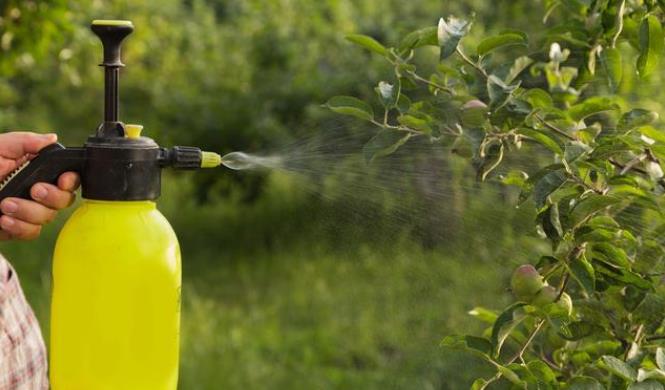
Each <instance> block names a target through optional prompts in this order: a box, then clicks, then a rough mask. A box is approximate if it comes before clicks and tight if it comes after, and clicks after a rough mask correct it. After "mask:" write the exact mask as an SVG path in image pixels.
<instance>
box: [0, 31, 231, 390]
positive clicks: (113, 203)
mask: <svg viewBox="0 0 665 390" xmlns="http://www.w3.org/2000/svg"><path fill="white" fill-rule="evenodd" d="M91 29H92V31H93V32H94V33H95V34H96V35H97V36H98V37H99V38H100V39H101V41H102V44H103V47H104V60H103V62H102V63H101V66H103V67H104V72H105V83H104V87H105V96H104V121H103V122H102V123H101V124H100V125H99V127H98V128H97V130H96V133H95V134H93V135H91V136H90V137H89V138H88V140H87V142H86V143H85V145H84V146H82V147H63V146H62V145H60V144H53V145H50V146H48V147H46V148H44V149H42V150H41V151H40V153H39V154H38V155H37V156H36V157H35V158H34V159H32V160H30V161H29V162H27V163H25V164H23V165H22V166H20V167H19V168H18V169H16V170H15V171H14V172H13V173H11V174H10V175H9V176H8V177H7V179H5V181H4V182H3V183H1V184H0V199H4V198H5V197H8V196H13V197H21V198H26V199H30V195H29V191H30V188H31V187H32V185H33V184H35V183H37V182H50V183H56V182H57V179H58V177H59V176H60V175H61V174H62V173H64V172H67V171H74V172H78V173H79V175H80V176H81V187H82V196H83V201H82V204H81V206H80V207H79V208H78V209H77V210H76V211H75V212H74V213H73V214H72V216H71V217H70V218H69V220H68V221H67V223H66V224H65V226H64V227H63V229H62V231H61V232H60V235H59V237H58V240H57V243H56V247H55V254H54V257H53V292H52V294H53V295H52V302H51V337H50V342H51V345H50V346H51V348H50V356H51V358H50V379H51V386H52V388H53V389H55V390H61V389H62V390H83V389H85V390H95V389H113V390H119V389H123V390H131V389H141V390H161V389H175V388H176V386H177V382H178V347H179V329H180V286H181V284H180V275H181V268H180V249H179V246H178V241H177V238H176V236H175V233H174V232H173V229H172V228H171V226H170V225H169V223H168V222H167V220H166V219H165V218H164V216H162V214H161V213H160V212H159V211H157V209H156V208H155V203H154V201H155V199H157V198H158V197H159V195H160V181H161V179H160V173H161V170H162V169H163V168H167V167H171V168H176V169H198V168H211V167H216V166H218V165H220V163H221V158H220V156H219V155H218V154H216V153H210V152H202V151H201V150H200V149H198V148H194V147H184V146H176V147H173V148H170V149H167V148H162V147H160V146H159V145H157V143H155V141H153V140H152V139H150V138H147V137H143V136H141V129H142V126H139V125H130V124H124V123H122V122H121V121H120V120H119V118H118V92H119V88H118V76H119V71H120V68H121V67H123V66H124V65H123V63H122V62H121V60H120V46H121V43H122V41H123V39H124V38H125V37H127V35H129V34H130V33H131V32H132V31H133V29H134V26H133V25H132V23H131V22H129V21H119V20H96V21H93V22H92V25H91Z"/></svg>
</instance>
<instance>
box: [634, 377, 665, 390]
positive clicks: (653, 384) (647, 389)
mask: <svg viewBox="0 0 665 390" xmlns="http://www.w3.org/2000/svg"><path fill="white" fill-rule="evenodd" d="M627 390H663V385H662V384H660V383H659V382H658V381H656V380H654V379H648V380H646V381H644V382H637V383H631V384H630V386H628V389H627Z"/></svg>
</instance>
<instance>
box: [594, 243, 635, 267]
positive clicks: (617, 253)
mask: <svg viewBox="0 0 665 390" xmlns="http://www.w3.org/2000/svg"><path fill="white" fill-rule="evenodd" d="M593 254H594V256H596V257H600V258H601V259H602V260H605V261H607V262H609V263H610V264H614V265H615V266H617V267H621V268H630V261H629V260H628V256H627V255H626V252H625V251H624V250H623V249H621V248H618V247H616V246H615V245H613V244H610V243H606V242H597V243H594V244H593Z"/></svg>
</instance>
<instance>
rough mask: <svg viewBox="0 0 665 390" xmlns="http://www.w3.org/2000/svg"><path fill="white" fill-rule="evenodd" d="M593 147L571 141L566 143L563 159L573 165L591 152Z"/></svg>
mask: <svg viewBox="0 0 665 390" xmlns="http://www.w3.org/2000/svg"><path fill="white" fill-rule="evenodd" d="M590 151H591V147H590V146H589V145H587V144H585V143H584V142H580V141H571V142H568V143H566V145H565V151H564V154H563V158H564V159H565V160H566V161H567V162H569V163H571V162H574V161H575V160H577V159H578V158H580V156H582V155H583V154H584V153H587V152H590Z"/></svg>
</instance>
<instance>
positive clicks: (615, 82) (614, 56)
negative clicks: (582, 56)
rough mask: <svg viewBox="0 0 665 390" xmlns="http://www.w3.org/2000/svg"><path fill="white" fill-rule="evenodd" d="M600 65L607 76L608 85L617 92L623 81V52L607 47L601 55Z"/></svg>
mask: <svg viewBox="0 0 665 390" xmlns="http://www.w3.org/2000/svg"><path fill="white" fill-rule="evenodd" d="M600 63H601V65H602V66H603V69H604V70H605V75H606V76H607V84H608V85H609V87H610V88H611V89H612V91H616V90H617V89H618V88H619V85H620V84H621V79H623V66H622V64H621V51H619V49H616V48H612V47H607V48H605V49H603V51H602V52H601V53H600Z"/></svg>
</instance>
